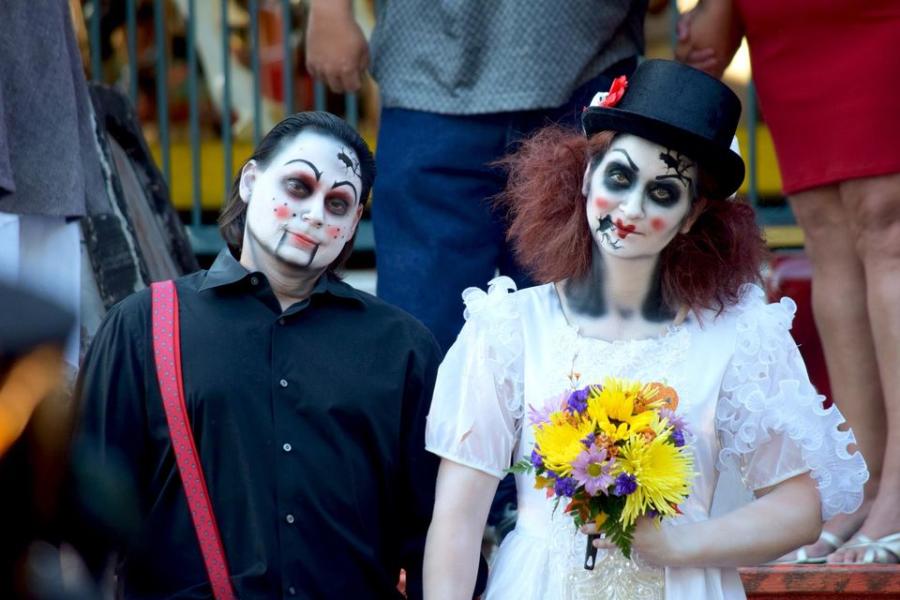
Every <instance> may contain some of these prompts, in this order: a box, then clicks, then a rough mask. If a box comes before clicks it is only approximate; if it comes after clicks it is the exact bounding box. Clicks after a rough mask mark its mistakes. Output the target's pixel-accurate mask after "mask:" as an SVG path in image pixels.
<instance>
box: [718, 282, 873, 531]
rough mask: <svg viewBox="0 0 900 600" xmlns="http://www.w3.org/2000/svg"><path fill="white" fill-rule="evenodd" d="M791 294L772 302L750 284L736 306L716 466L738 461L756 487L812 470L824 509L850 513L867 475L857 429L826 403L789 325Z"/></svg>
mask: <svg viewBox="0 0 900 600" xmlns="http://www.w3.org/2000/svg"><path fill="white" fill-rule="evenodd" d="M796 308H797V307H796V304H794V302H793V300H791V299H789V298H782V300H781V301H780V302H778V303H775V304H766V302H765V295H764V293H763V291H762V290H761V289H760V288H758V287H756V286H747V288H746V289H745V290H744V295H743V300H742V302H741V303H740V305H739V306H738V307H737V311H738V312H737V321H736V330H737V335H736V344H735V350H734V355H733V357H732V360H731V364H730V365H729V367H728V369H727V371H726V373H725V377H724V379H723V382H722V390H721V395H720V398H719V404H718V408H717V411H716V426H717V430H718V434H719V440H720V443H721V450H720V452H719V459H718V465H717V466H718V467H719V469H720V470H723V469H728V468H735V469H737V470H738V472H739V473H740V475H741V477H742V479H743V481H744V484H745V485H746V486H747V487H748V488H749V489H750V490H753V491H756V490H760V489H762V488H766V487H769V486H771V485H775V484H776V483H780V482H782V481H784V480H786V479H788V478H790V477H793V476H795V475H798V474H800V473H805V472H809V473H810V475H811V476H812V478H813V479H814V480H815V481H816V483H817V484H818V488H819V494H820V496H821V499H822V517H823V519H825V520H827V519H830V518H831V517H832V516H834V515H835V514H837V513H839V512H846V513H850V512H853V511H854V510H856V509H857V508H859V506H860V504H861V503H862V497H863V495H862V486H863V483H865V481H866V480H867V479H868V477H869V475H868V471H867V470H866V465H865V462H864V461H863V457H862V455H861V454H860V453H859V452H854V453H853V454H850V453H849V452H848V448H847V446H848V445H849V444H852V443H855V439H854V437H853V433H852V432H850V431H841V430H839V429H838V426H839V425H841V424H842V423H843V422H844V417H843V416H842V415H841V413H840V412H839V411H838V409H837V408H836V407H835V406H831V407H830V408H828V409H824V408H822V402H823V401H824V400H825V397H824V396H821V395H819V394H817V393H816V390H815V388H814V387H813V386H812V384H811V383H810V381H809V376H808V375H807V372H806V366H805V365H804V364H803V359H802V358H801V357H800V352H799V351H798V349H797V344H796V343H795V342H794V340H793V338H792V337H791V335H790V333H789V330H790V328H791V322H792V321H793V318H794V313H795V312H796Z"/></svg>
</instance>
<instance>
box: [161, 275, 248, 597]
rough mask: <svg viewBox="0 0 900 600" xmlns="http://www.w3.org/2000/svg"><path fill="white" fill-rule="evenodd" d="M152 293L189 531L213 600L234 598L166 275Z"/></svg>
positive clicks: (171, 286) (173, 298)
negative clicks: (187, 400)
mask: <svg viewBox="0 0 900 600" xmlns="http://www.w3.org/2000/svg"><path fill="white" fill-rule="evenodd" d="M151 290H152V294H153V356H154V358H155V359H156V376H157V378H158V379H159V389H160V391H161V392H162V400H163V407H164V408H165V410H166V421H167V422H168V424H169V435H170V437H171V438H172V448H173V449H174V450H175V462H176V463H177V464H178V471H179V473H180V474H181V482H182V485H183V486H184V492H185V494H186V495H187V503H188V507H189V508H190V510H191V519H192V520H193V521H194V530H195V531H196V533H197V540H198V541H199V542H200V551H201V552H202V553H203V562H204V564H205V565H206V572H207V574H208V575H209V581H210V583H211V584H212V591H213V596H214V597H215V598H216V600H234V598H235V596H234V590H233V589H232V587H231V579H229V576H228V563H227V562H225V550H224V549H223V547H222V538H221V536H220V535H219V528H218V527H217V526H216V517H215V514H214V513H213V509H212V504H211V503H210V501H209V492H208V491H207V490H206V480H205V479H204V477H203V468H202V467H201V466H200V457H199V455H198V453H197V446H196V444H194V436H193V435H192V434H191V428H190V421H189V419H188V413H187V408H186V406H185V404H184V382H183V380H182V378H181V337H180V334H179V331H178V295H177V294H176V293H175V283H174V282H173V281H171V280H169V281H161V282H158V283H154V284H152V285H151Z"/></svg>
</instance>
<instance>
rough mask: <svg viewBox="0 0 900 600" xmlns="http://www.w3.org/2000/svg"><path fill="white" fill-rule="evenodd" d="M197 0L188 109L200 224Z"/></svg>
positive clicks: (195, 213) (190, 33)
mask: <svg viewBox="0 0 900 600" xmlns="http://www.w3.org/2000/svg"><path fill="white" fill-rule="evenodd" d="M195 2H196V0H188V22H187V38H188V39H187V59H188V111H189V116H188V119H189V122H190V125H189V126H190V137H191V179H192V181H191V184H192V185H191V190H192V195H193V198H192V200H193V202H192V203H191V224H192V225H199V224H200V218H201V212H200V197H201V196H200V191H201V190H200V167H201V164H200V114H199V108H198V106H197V31H196V30H197V27H196V23H197V19H196V15H197V13H196V6H195Z"/></svg>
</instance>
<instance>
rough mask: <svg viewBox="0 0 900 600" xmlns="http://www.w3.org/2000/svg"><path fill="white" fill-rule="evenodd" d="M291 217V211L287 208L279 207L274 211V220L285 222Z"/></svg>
mask: <svg viewBox="0 0 900 600" xmlns="http://www.w3.org/2000/svg"><path fill="white" fill-rule="evenodd" d="M290 216H291V209H289V208H288V207H287V206H279V207H277V208H276V209H275V218H277V219H279V220H281V221H286V220H287V219H288V218H289V217H290Z"/></svg>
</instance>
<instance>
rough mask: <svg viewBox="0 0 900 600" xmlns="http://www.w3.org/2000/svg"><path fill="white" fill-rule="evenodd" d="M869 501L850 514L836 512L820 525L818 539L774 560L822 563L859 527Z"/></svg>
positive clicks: (868, 506)
mask: <svg viewBox="0 0 900 600" xmlns="http://www.w3.org/2000/svg"><path fill="white" fill-rule="evenodd" d="M871 505H872V504H871V502H868V501H867V502H864V503H863V505H862V506H861V507H860V508H859V510H857V511H856V512H855V513H852V514H849V515H848V514H843V513H841V514H838V515H836V516H835V517H833V518H832V519H831V520H830V521H828V522H827V523H825V525H824V526H823V527H822V534H821V535H820V536H819V539H818V540H816V541H815V542H814V543H812V544H810V545H809V546H803V547H802V548H799V549H798V550H796V551H794V552H791V553H789V554H786V555H784V556H782V557H781V558H779V559H778V560H777V561H775V562H779V563H782V562H784V563H801V564H802V563H824V562H825V561H826V560H827V559H828V557H830V556H832V555H833V553H834V552H836V551H837V550H839V549H840V548H841V547H842V545H843V544H844V543H845V542H844V540H847V539H849V538H850V536H852V535H853V534H854V533H856V531H857V530H858V529H859V528H860V526H861V525H862V523H863V521H864V520H865V518H866V516H867V515H868V514H869V509H870V508H871Z"/></svg>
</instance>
